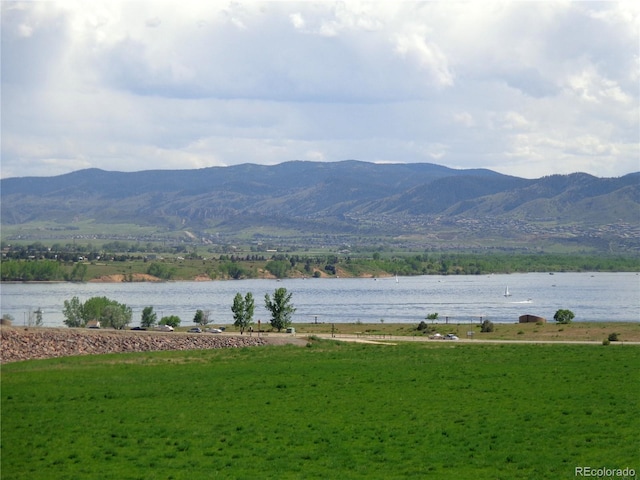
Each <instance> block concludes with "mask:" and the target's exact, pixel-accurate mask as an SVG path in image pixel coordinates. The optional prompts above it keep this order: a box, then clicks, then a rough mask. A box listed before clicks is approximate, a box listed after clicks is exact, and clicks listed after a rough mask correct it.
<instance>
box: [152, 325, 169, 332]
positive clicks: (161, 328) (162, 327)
mask: <svg viewBox="0 0 640 480" xmlns="http://www.w3.org/2000/svg"><path fill="white" fill-rule="evenodd" d="M155 329H156V330H158V331H159V332H173V327H172V326H171V325H157V326H156V327H155Z"/></svg>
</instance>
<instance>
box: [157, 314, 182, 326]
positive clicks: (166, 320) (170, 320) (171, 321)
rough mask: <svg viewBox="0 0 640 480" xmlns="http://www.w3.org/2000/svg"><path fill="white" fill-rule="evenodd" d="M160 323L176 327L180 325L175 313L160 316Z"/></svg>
mask: <svg viewBox="0 0 640 480" xmlns="http://www.w3.org/2000/svg"><path fill="white" fill-rule="evenodd" d="M160 325H169V326H170V327H173V328H176V327H178V326H179V325H180V317H178V316H177V315H170V316H168V317H162V319H160Z"/></svg>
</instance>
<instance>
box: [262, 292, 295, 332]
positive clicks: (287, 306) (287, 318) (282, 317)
mask: <svg viewBox="0 0 640 480" xmlns="http://www.w3.org/2000/svg"><path fill="white" fill-rule="evenodd" d="M292 296H293V294H292V293H288V292H287V289H286V288H278V289H276V291H275V292H274V294H273V299H272V298H271V297H270V296H269V294H268V293H266V294H265V296H264V304H265V307H266V309H267V310H269V311H270V312H271V326H272V327H273V328H275V329H276V330H278V331H281V330H282V329H283V328H287V327H288V326H289V325H291V316H292V315H293V314H294V312H295V311H296V309H295V308H294V307H293V305H291V297H292Z"/></svg>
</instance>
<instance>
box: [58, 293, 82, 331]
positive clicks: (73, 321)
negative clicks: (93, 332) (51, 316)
mask: <svg viewBox="0 0 640 480" xmlns="http://www.w3.org/2000/svg"><path fill="white" fill-rule="evenodd" d="M62 314H63V315H64V324H65V325H66V326H67V327H69V328H77V327H82V326H84V324H85V322H84V314H83V305H82V302H81V301H80V299H79V298H78V297H73V298H72V299H71V300H65V301H64V308H63V309H62Z"/></svg>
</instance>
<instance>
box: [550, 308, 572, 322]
mask: <svg viewBox="0 0 640 480" xmlns="http://www.w3.org/2000/svg"><path fill="white" fill-rule="evenodd" d="M574 317H575V315H574V314H573V312H572V311H571V310H563V309H560V310H558V311H557V312H556V313H555V315H554V316H553V319H554V320H555V321H556V322H558V323H571V320H573V319H574Z"/></svg>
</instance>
